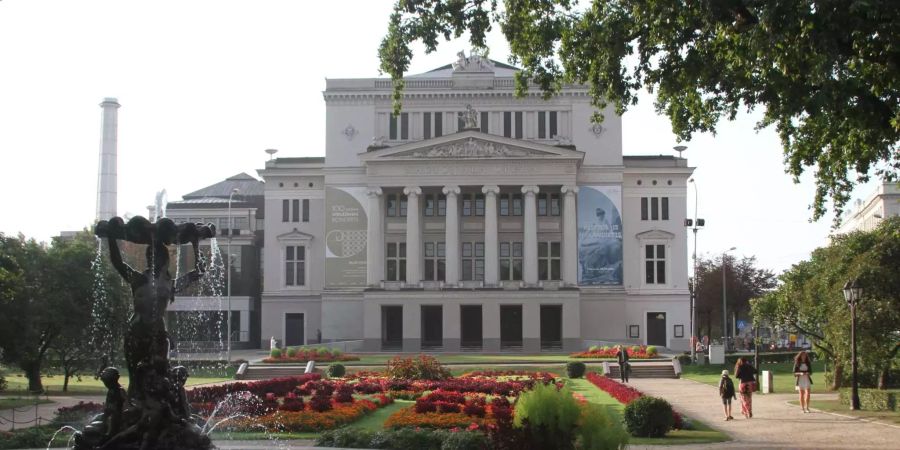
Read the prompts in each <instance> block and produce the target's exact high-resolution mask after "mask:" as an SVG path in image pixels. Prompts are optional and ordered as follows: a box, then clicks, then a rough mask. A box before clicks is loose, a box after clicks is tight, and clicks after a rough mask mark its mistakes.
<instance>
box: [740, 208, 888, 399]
mask: <svg viewBox="0 0 900 450" xmlns="http://www.w3.org/2000/svg"><path fill="white" fill-rule="evenodd" d="M898 267H900V218H898V217H892V218H888V219H884V220H883V221H882V223H881V224H880V225H879V226H878V228H876V229H875V230H874V231H871V232H862V231H857V232H853V233H850V234H847V235H838V236H834V237H833V239H832V242H831V244H830V245H829V246H827V247H823V248H819V249H816V250H815V251H814V252H813V253H812V256H811V258H810V260H809V261H803V262H801V263H799V264H796V265H794V266H793V267H792V268H791V269H789V270H788V271H786V272H785V273H783V274H782V275H781V276H780V277H779V279H780V281H781V285H780V286H779V287H778V289H777V290H775V291H774V292H771V293H769V294H767V295H765V296H762V297H760V298H757V299H755V300H753V301H752V302H751V305H752V308H753V317H754V321H755V322H757V323H760V322H763V321H765V322H768V323H770V324H774V325H777V326H781V327H784V328H786V329H788V330H790V331H791V332H795V333H802V334H804V335H806V336H808V337H810V338H811V339H812V341H813V345H814V346H815V347H816V349H817V350H820V351H821V352H822V353H823V354H824V356H826V357H827V358H828V359H829V360H830V361H831V362H832V363H833V364H832V367H833V372H832V374H831V376H832V377H833V385H832V386H833V387H834V388H837V387H840V386H841V384H842V382H843V380H844V377H845V374H844V368H845V367H847V366H849V364H850V314H849V308H848V306H847V303H846V302H845V301H844V298H843V293H842V288H843V286H844V283H846V282H847V281H848V280H850V279H853V278H857V279H858V280H859V282H860V283H861V284H862V286H864V296H863V299H862V300H861V301H860V302H859V303H858V305H857V342H858V344H857V346H858V348H859V349H860V352H859V355H858V357H859V363H860V368H861V371H862V372H863V376H862V378H863V380H864V381H865V382H867V383H869V384H873V385H877V386H878V387H879V388H885V387H886V386H887V385H888V381H889V380H888V379H887V378H888V375H889V373H890V370H891V367H892V365H893V363H894V360H895V359H896V357H897V354H898V352H900V325H898V324H900V272H898V270H897V268H898Z"/></svg>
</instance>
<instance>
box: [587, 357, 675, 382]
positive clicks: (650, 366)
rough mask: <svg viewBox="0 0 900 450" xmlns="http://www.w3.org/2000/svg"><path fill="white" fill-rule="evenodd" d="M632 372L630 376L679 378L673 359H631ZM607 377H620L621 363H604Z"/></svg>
mask: <svg viewBox="0 0 900 450" xmlns="http://www.w3.org/2000/svg"><path fill="white" fill-rule="evenodd" d="M630 363H631V372H629V374H628V378H678V374H677V373H676V372H675V366H674V364H673V363H672V361H671V360H663V361H631V362H630ZM603 370H604V373H605V374H606V376H607V377H609V378H615V379H617V380H618V379H619V365H618V364H616V363H615V362H612V363H603Z"/></svg>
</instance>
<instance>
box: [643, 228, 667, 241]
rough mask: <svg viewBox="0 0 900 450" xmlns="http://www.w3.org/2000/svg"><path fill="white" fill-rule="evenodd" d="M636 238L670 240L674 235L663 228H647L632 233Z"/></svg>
mask: <svg viewBox="0 0 900 450" xmlns="http://www.w3.org/2000/svg"><path fill="white" fill-rule="evenodd" d="M634 237H636V238H638V239H655V240H660V241H662V240H671V239H675V235H674V234H672V233H669V232H668V231H663V230H649V231H644V232H642V233H638V234H636V235H634Z"/></svg>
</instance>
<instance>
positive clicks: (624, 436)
mask: <svg viewBox="0 0 900 450" xmlns="http://www.w3.org/2000/svg"><path fill="white" fill-rule="evenodd" d="M627 444H628V433H626V432H625V429H624V428H622V424H621V423H619V422H618V421H617V420H615V419H614V417H612V416H611V415H610V413H609V409H607V408H604V407H603V406H600V405H595V404H593V403H588V404H585V405H583V407H582V412H581V422H580V425H579V427H578V442H577V446H576V447H577V448H579V449H582V450H609V449H620V448H625V446H626V445H627Z"/></svg>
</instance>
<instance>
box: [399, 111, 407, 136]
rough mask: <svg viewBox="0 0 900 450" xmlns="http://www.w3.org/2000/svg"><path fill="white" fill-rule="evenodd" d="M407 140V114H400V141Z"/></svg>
mask: <svg viewBox="0 0 900 450" xmlns="http://www.w3.org/2000/svg"><path fill="white" fill-rule="evenodd" d="M407 139H409V113H400V140H403V141H405V140H407Z"/></svg>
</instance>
